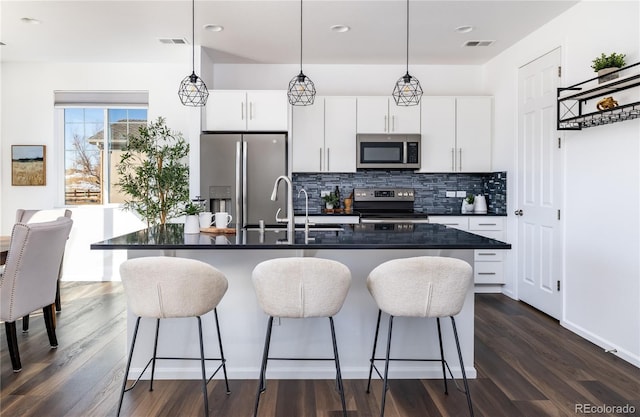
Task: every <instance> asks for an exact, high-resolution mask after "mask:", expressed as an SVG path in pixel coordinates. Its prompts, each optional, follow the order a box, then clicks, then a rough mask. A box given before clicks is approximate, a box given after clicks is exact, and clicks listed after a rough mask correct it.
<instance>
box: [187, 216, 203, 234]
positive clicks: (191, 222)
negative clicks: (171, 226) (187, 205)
mask: <svg viewBox="0 0 640 417" xmlns="http://www.w3.org/2000/svg"><path fill="white" fill-rule="evenodd" d="M184 232H185V233H200V219H199V218H198V216H197V215H187V216H185V217H184Z"/></svg>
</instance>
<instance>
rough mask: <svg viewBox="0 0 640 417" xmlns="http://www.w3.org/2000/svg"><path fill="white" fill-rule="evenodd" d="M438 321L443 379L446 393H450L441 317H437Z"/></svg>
mask: <svg viewBox="0 0 640 417" xmlns="http://www.w3.org/2000/svg"><path fill="white" fill-rule="evenodd" d="M436 323H437V324H438V342H439V343H440V362H441V363H442V379H443V381H444V394H445V395H449V390H448V389H447V372H446V370H445V361H444V349H443V348H442V331H441V329H440V317H436Z"/></svg>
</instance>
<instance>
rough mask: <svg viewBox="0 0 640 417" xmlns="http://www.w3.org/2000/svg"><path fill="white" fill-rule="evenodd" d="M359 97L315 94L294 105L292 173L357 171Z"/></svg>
mask: <svg viewBox="0 0 640 417" xmlns="http://www.w3.org/2000/svg"><path fill="white" fill-rule="evenodd" d="M355 116H356V99H355V98H354V97H316V99H315V103H314V104H313V106H304V107H294V108H293V116H292V117H293V124H292V136H293V140H292V171H293V172H356V117H355Z"/></svg>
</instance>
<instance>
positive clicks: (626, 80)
mask: <svg viewBox="0 0 640 417" xmlns="http://www.w3.org/2000/svg"><path fill="white" fill-rule="evenodd" d="M639 65H640V62H639V63H636V64H633V65H629V66H626V67H623V68H620V69H619V70H617V71H615V73H616V74H618V75H619V78H615V79H613V80H610V81H607V82H604V83H601V84H595V85H589V84H590V83H593V82H597V81H598V78H599V77H595V78H591V79H588V80H586V81H583V82H581V83H578V84H574V85H572V86H569V87H560V88H558V96H557V97H558V107H557V112H558V114H557V117H558V126H557V128H558V130H581V129H583V128H588V127H595V126H602V125H606V124H611V123H617V122H622V121H625V120H632V119H636V118H638V117H640V101H634V102H632V103H627V104H622V105H618V106H616V107H614V108H611V109H606V110H601V111H595V112H591V113H584V112H583V111H584V104H585V103H586V102H587V101H589V100H592V99H595V98H599V97H604V96H606V95H610V94H614V93H617V92H620V91H623V90H627V89H630V88H634V87H638V86H640V73H638V72H637V70H638V69H640V67H639ZM631 69H633V70H632V71H629V70H631ZM623 74H627V75H624V76H622V75H623Z"/></svg>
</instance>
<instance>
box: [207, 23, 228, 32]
mask: <svg viewBox="0 0 640 417" xmlns="http://www.w3.org/2000/svg"><path fill="white" fill-rule="evenodd" d="M202 28H203V29H204V30H208V31H209V32H222V31H223V30H224V26H221V25H213V24H211V23H209V24H207V25H204V26H202Z"/></svg>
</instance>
